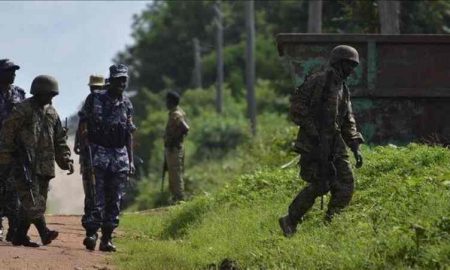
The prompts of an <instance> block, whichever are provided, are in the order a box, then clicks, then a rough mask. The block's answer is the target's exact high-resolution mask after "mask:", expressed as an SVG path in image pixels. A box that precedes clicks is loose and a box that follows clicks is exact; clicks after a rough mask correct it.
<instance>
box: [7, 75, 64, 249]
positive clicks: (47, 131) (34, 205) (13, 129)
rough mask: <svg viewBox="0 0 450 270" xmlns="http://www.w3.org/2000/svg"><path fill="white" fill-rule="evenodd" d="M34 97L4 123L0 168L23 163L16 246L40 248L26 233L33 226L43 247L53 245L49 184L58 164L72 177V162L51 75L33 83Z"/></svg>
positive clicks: (19, 174)
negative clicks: (48, 221) (47, 216)
mask: <svg viewBox="0 0 450 270" xmlns="http://www.w3.org/2000/svg"><path fill="white" fill-rule="evenodd" d="M30 93H31V94H32V95H33V97H31V98H28V99H25V100H24V101H23V102H22V103H20V104H18V105H17V106H16V107H15V108H14V109H13V111H12V113H11V114H10V116H9V117H8V118H7V119H6V120H5V121H4V122H3V128H2V130H1V133H0V146H1V148H0V165H1V166H0V168H2V170H1V171H4V168H5V167H6V166H9V164H10V163H11V161H12V157H13V156H14V157H16V159H18V160H20V161H21V162H20V163H21V164H20V165H21V166H18V168H17V170H16V172H15V173H16V176H15V181H16V188H17V192H18V195H19V200H20V203H21V206H20V214H19V224H18V227H17V232H16V234H15V235H14V237H13V239H12V243H13V245H24V246H32V247H36V246H38V245H37V244H36V243H33V242H31V241H30V239H29V238H28V237H27V232H28V229H29V227H30V224H34V225H35V226H36V229H37V230H38V232H39V235H40V237H41V241H42V244H43V245H48V244H50V243H51V242H52V241H53V240H54V239H56V237H58V232H57V231H53V230H50V229H48V228H47V225H46V221H45V217H44V213H45V210H46V204H47V193H48V187H49V181H50V180H51V179H52V178H54V177H55V161H56V163H57V164H58V166H59V167H60V168H61V169H63V170H68V171H69V174H72V173H73V160H71V159H70V149H69V147H68V146H67V143H66V135H65V132H64V130H63V127H62V125H61V120H60V119H59V116H58V113H57V112H56V110H55V108H54V107H53V106H52V104H51V103H52V99H53V97H55V96H56V95H58V93H59V90H58V82H57V81H56V79H55V78H53V77H51V76H48V75H40V76H37V77H36V78H35V79H34V80H33V82H32V83H31V91H30Z"/></svg>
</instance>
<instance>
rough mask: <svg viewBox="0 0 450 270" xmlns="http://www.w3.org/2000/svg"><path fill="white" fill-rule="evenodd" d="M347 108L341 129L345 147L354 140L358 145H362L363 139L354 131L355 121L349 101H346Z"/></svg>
mask: <svg viewBox="0 0 450 270" xmlns="http://www.w3.org/2000/svg"><path fill="white" fill-rule="evenodd" d="M347 106H348V109H347V114H346V115H345V117H344V121H343V123H342V128H341V133H342V137H343V138H344V141H345V143H346V144H347V145H350V144H351V142H352V141H355V140H357V141H358V142H359V143H363V142H364V138H363V136H362V134H361V133H359V132H358V131H357V130H356V121H355V117H354V115H353V110H352V103H351V102H350V99H348V100H347Z"/></svg>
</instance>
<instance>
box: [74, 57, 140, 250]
mask: <svg viewBox="0 0 450 270" xmlns="http://www.w3.org/2000/svg"><path fill="white" fill-rule="evenodd" d="M109 72H110V75H109V85H108V86H107V89H106V91H104V92H97V93H91V94H90V95H89V96H88V97H87V98H86V101H85V103H84V106H83V108H82V109H81V111H80V112H79V117H80V123H79V127H78V129H79V132H80V142H81V145H80V147H81V152H82V154H83V155H84V157H83V158H85V157H86V158H87V160H88V161H87V163H88V164H86V165H87V166H86V169H89V168H87V167H89V166H90V167H91V169H92V170H91V171H92V173H91V174H90V177H87V178H86V180H85V182H87V183H85V190H86V192H85V193H86V199H85V209H84V215H83V217H82V224H83V227H84V228H85V230H86V237H85V239H84V241H83V244H84V245H85V247H86V249H88V250H94V249H95V246H96V242H97V239H98V235H97V232H98V230H99V229H101V232H102V236H101V239H100V245H99V250H101V251H106V252H113V251H116V247H115V246H114V245H113V243H112V241H111V236H112V233H113V231H114V229H115V228H117V226H118V225H119V214H120V204H121V199H122V196H123V194H124V192H123V190H124V186H125V183H126V182H127V181H128V176H129V175H130V174H133V173H134V171H135V168H134V161H133V151H132V143H133V136H132V133H133V132H134V130H135V129H136V127H135V126H134V124H133V120H132V115H133V106H132V104H131V102H130V100H129V99H128V98H127V97H126V96H125V95H124V91H125V89H126V88H127V86H128V68H127V66H125V65H122V64H118V65H112V66H111V67H110V68H109Z"/></svg>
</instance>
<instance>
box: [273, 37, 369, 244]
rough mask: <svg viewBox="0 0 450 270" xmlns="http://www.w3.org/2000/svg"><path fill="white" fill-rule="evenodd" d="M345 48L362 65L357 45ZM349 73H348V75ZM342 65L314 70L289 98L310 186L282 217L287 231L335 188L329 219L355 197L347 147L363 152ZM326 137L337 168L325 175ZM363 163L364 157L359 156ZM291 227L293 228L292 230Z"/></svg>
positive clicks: (302, 166) (303, 169) (303, 174)
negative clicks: (323, 172)
mask: <svg viewBox="0 0 450 270" xmlns="http://www.w3.org/2000/svg"><path fill="white" fill-rule="evenodd" d="M343 47H345V48H344V52H347V51H348V50H350V52H351V53H353V54H356V59H354V58H350V57H347V58H344V59H346V60H351V61H353V62H355V63H354V64H355V65H356V64H357V63H359V59H358V55H357V52H356V50H354V48H351V47H349V46H343ZM347 47H348V48H350V49H348V48H347ZM336 48H338V50H339V49H342V46H341V47H340V46H338V47H336ZM347 76H348V75H347ZM345 78H346V76H345V75H343V72H342V69H338V68H336V67H335V66H333V65H330V66H328V67H327V68H326V69H325V70H323V71H320V72H317V73H314V74H312V75H310V76H309V77H307V78H306V79H305V82H304V83H303V84H302V85H301V86H300V87H298V88H297V89H296V91H295V93H294V94H293V95H292V97H291V111H290V114H291V119H292V120H293V121H294V122H295V123H296V124H297V125H299V126H300V132H299V135H298V137H297V141H296V144H295V149H296V151H297V152H299V153H300V155H301V158H300V163H299V164H300V176H301V178H303V180H305V181H306V182H308V185H307V186H306V187H305V188H304V189H303V190H302V191H300V193H299V194H298V195H297V196H296V197H295V199H294V200H293V201H292V203H291V205H290V206H289V211H288V215H287V216H285V217H283V218H281V219H280V226H281V227H282V229H283V230H284V232H285V235H287V236H288V235H290V234H291V233H293V232H295V227H296V225H297V224H298V223H299V222H301V220H302V218H303V216H304V215H305V213H306V212H307V211H308V210H309V209H310V208H311V207H312V206H313V204H314V202H315V199H316V198H317V197H319V196H322V195H324V194H326V193H328V192H331V199H330V202H329V204H328V210H327V214H326V219H327V220H331V218H332V217H333V215H334V214H335V213H338V212H339V211H340V210H342V209H343V208H345V207H346V206H347V205H348V204H349V203H350V200H351V198H352V194H353V188H354V178H353V173H352V169H351V167H350V162H349V155H348V153H347V149H346V145H347V146H349V147H350V148H352V151H353V152H354V154H355V157H356V155H357V153H358V155H360V152H359V144H360V143H362V142H363V137H362V135H361V134H360V133H359V132H358V131H357V129H356V123H355V119H354V116H353V112H352V106H351V102H350V92H349V89H348V87H347V85H346V83H345ZM322 140H326V141H328V142H330V144H329V148H328V149H329V152H330V153H329V154H330V156H329V157H327V158H328V161H331V164H332V165H329V163H328V162H327V165H326V166H330V168H333V171H334V172H335V173H334V174H335V175H334V176H333V175H332V174H333V173H332V174H330V175H328V176H325V178H328V179H323V178H324V177H323V174H321V166H323V164H322V163H323V159H321V156H320V155H321V153H320V152H321V148H320V145H319V143H322ZM360 162H361V165H362V157H361V156H360ZM290 229H293V230H290Z"/></svg>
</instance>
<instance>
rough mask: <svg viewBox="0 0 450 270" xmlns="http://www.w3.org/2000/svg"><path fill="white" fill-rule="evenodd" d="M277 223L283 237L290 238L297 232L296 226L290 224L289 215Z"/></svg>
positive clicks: (292, 223)
mask: <svg viewBox="0 0 450 270" xmlns="http://www.w3.org/2000/svg"><path fill="white" fill-rule="evenodd" d="M278 223H279V224H280V228H281V230H282V231H283V234H284V236H286V237H292V236H293V235H294V234H295V233H296V232H297V225H296V224H295V223H294V222H292V220H291V218H290V217H289V215H285V216H284V217H280V218H279V219H278Z"/></svg>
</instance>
